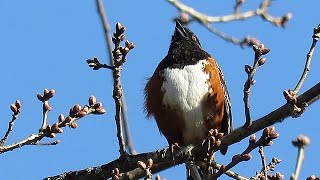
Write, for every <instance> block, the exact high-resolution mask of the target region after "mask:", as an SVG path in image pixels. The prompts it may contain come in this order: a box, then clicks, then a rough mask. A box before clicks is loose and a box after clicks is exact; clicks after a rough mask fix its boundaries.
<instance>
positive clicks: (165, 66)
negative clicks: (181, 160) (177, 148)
mask: <svg viewBox="0 0 320 180" xmlns="http://www.w3.org/2000/svg"><path fill="white" fill-rule="evenodd" d="M145 109H146V112H147V116H153V117H154V118H155V120H156V121H157V125H158V128H159V130H160V132H161V133H162V134H163V135H164V136H165V137H166V139H167V141H168V143H169V144H170V145H172V144H175V143H178V144H179V145H188V144H192V143H201V142H202V140H204V139H205V138H206V137H207V135H208V132H209V130H211V129H218V130H219V132H222V133H224V134H228V133H230V131H231V129H232V121H231V110H230V100H229V95H228V92H227V87H226V84H225V81H224V79H223V74H222V71H221V70H220V68H219V66H218V64H217V62H216V61H215V60H214V59H213V58H212V57H211V56H210V54H208V53H207V52H206V51H204V50H203V49H202V47H201V45H200V42H199V40H198V38H197V37H196V35H195V34H194V33H193V32H192V31H191V30H189V29H188V28H186V27H183V26H182V25H181V24H180V23H179V22H178V21H177V22H176V27H175V31H174V34H173V36H172V39H171V44H170V47H169V51H168V54H167V55H166V57H165V58H164V59H163V60H162V61H161V62H160V64H159V65H158V67H157V68H156V70H155V72H154V73H153V75H152V77H151V78H150V79H149V82H148V83H147V84H146V87H145ZM225 152H226V150H224V151H222V153H223V154H224V153H225Z"/></svg>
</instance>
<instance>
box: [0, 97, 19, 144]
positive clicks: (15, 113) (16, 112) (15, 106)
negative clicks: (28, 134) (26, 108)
mask: <svg viewBox="0 0 320 180" xmlns="http://www.w3.org/2000/svg"><path fill="white" fill-rule="evenodd" d="M10 108H11V111H12V113H13V114H12V119H11V121H10V122H9V125H8V129H7V131H6V133H5V134H4V136H3V138H2V139H1V140H0V146H2V145H4V144H5V143H6V141H7V139H8V137H9V135H10V133H11V132H12V130H13V125H14V122H15V121H16V119H17V117H18V115H19V114H20V108H21V102H20V101H19V100H16V102H15V104H11V105H10Z"/></svg>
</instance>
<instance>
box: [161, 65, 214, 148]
mask: <svg viewBox="0 0 320 180" xmlns="http://www.w3.org/2000/svg"><path fill="white" fill-rule="evenodd" d="M205 63H207V62H206V61H205V60H201V61H199V62H198V63H197V64H195V65H187V66H185V67H184V68H182V69H179V68H167V69H165V70H164V72H163V76H164V82H163V85H162V87H161V88H162V91H163V92H164V96H163V104H164V105H166V106H169V107H170V108H174V109H176V110H178V111H180V112H181V113H182V114H183V118H184V121H185V122H184V123H185V129H184V132H183V140H184V143H186V144H189V143H194V141H195V140H199V139H203V138H204V137H203V136H204V134H206V133H207V132H206V131H207V128H206V126H205V124H204V123H205V122H204V119H205V118H204V115H203V107H202V106H203V105H202V104H203V98H204V97H207V95H208V93H209V90H210V89H209V88H210V87H209V85H208V83H209V82H208V79H209V74H206V73H204V71H203V68H204V64H205ZM173 121H174V119H173Z"/></svg>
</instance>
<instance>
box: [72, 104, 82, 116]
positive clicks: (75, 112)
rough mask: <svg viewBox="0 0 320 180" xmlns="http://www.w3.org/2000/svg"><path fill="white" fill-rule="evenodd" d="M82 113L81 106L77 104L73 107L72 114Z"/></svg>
mask: <svg viewBox="0 0 320 180" xmlns="http://www.w3.org/2000/svg"><path fill="white" fill-rule="evenodd" d="M80 111H81V106H80V105H79V104H76V105H75V106H73V108H72V112H73V113H72V114H77V113H79V112H80Z"/></svg>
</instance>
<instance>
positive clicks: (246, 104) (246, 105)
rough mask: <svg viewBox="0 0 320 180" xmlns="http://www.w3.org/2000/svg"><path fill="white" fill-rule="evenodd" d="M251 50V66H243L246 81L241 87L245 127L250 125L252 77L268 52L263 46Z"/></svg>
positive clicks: (255, 46) (256, 46)
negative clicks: (252, 60) (253, 53)
mask: <svg viewBox="0 0 320 180" xmlns="http://www.w3.org/2000/svg"><path fill="white" fill-rule="evenodd" d="M253 50H254V52H255V55H254V62H253V66H252V67H250V66H249V65H245V71H246V73H247V74H248V76H247V80H246V82H245V83H244V86H243V102H244V112H245V117H246V122H245V124H244V126H245V127H248V126H249V125H250V124H251V115H250V106H249V96H250V89H251V85H253V84H254V81H253V76H254V74H255V72H256V71H257V68H258V67H259V66H261V65H263V64H264V63H265V61H266V59H265V58H261V56H262V55H265V54H267V53H268V52H269V51H270V50H269V49H267V48H265V47H264V45H263V44H260V45H254V46H253Z"/></svg>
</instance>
